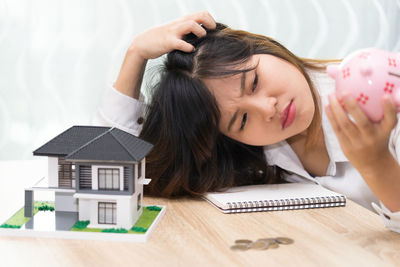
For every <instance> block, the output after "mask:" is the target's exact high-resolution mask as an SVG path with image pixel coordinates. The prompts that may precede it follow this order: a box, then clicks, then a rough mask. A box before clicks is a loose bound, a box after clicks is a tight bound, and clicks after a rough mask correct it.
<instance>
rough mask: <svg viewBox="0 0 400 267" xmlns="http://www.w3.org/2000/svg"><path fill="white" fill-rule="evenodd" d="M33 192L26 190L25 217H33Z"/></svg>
mask: <svg viewBox="0 0 400 267" xmlns="http://www.w3.org/2000/svg"><path fill="white" fill-rule="evenodd" d="M33 202H34V199H33V190H28V189H25V206H24V217H33Z"/></svg>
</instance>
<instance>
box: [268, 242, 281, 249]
mask: <svg viewBox="0 0 400 267" xmlns="http://www.w3.org/2000/svg"><path fill="white" fill-rule="evenodd" d="M268 248H279V244H278V243H271V244H269V246H268Z"/></svg>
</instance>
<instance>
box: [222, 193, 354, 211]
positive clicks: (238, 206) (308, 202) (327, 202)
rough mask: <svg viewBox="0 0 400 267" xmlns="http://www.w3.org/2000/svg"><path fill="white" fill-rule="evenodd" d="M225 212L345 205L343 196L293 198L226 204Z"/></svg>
mask: <svg viewBox="0 0 400 267" xmlns="http://www.w3.org/2000/svg"><path fill="white" fill-rule="evenodd" d="M227 205H228V207H229V210H227V212H229V213H234V212H252V211H271V210H292V209H293V210H294V209H313V208H326V207H340V206H345V205H346V197H344V196H328V197H315V198H314V197H312V198H295V199H280V200H264V201H244V202H228V203H227Z"/></svg>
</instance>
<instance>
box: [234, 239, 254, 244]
mask: <svg viewBox="0 0 400 267" xmlns="http://www.w3.org/2000/svg"><path fill="white" fill-rule="evenodd" d="M235 243H236V244H246V245H249V244H251V243H253V241H251V240H249V239H238V240H236V241H235Z"/></svg>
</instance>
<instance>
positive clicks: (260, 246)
mask: <svg viewBox="0 0 400 267" xmlns="http://www.w3.org/2000/svg"><path fill="white" fill-rule="evenodd" d="M269 245H270V244H269V242H264V241H260V240H259V241H256V242H254V243H252V244H251V245H250V248H252V249H267V248H268V247H269Z"/></svg>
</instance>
